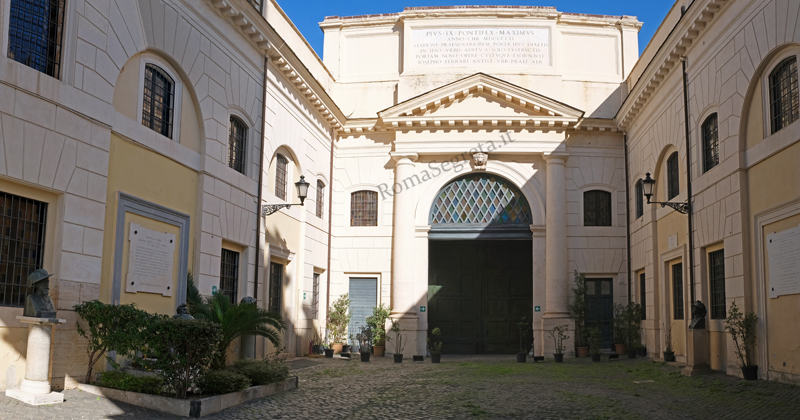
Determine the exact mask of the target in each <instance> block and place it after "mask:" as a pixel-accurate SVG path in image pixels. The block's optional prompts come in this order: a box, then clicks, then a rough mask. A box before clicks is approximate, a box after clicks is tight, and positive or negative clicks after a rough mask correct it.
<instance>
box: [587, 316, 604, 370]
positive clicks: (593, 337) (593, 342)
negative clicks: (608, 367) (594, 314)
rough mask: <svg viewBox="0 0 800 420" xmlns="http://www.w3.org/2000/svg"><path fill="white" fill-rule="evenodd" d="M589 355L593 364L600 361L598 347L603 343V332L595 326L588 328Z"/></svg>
mask: <svg viewBox="0 0 800 420" xmlns="http://www.w3.org/2000/svg"><path fill="white" fill-rule="evenodd" d="M588 335H589V353H591V355H592V361H593V362H599V361H600V346H601V345H602V343H603V331H601V330H600V327H598V326H597V325H595V326H592V327H591V328H589V334H588Z"/></svg>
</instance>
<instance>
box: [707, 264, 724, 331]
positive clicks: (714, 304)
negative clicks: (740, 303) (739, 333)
mask: <svg viewBox="0 0 800 420" xmlns="http://www.w3.org/2000/svg"><path fill="white" fill-rule="evenodd" d="M708 271H709V276H708V277H709V280H710V281H711V319H725V316H726V314H725V250H724V249H720V250H719V251H714V252H710V253H709V254H708Z"/></svg>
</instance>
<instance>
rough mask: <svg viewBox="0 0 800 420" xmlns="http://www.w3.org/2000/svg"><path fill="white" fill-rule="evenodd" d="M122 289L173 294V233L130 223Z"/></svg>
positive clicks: (135, 291)
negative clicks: (126, 270) (126, 264)
mask: <svg viewBox="0 0 800 420" xmlns="http://www.w3.org/2000/svg"><path fill="white" fill-rule="evenodd" d="M128 238H129V240H130V253H129V255H128V276H127V278H126V281H125V291H126V292H129V293H137V292H146V293H158V294H161V295H164V296H172V267H173V264H174V259H175V235H174V234H172V233H163V232H157V231H155V230H150V229H147V228H144V227H142V226H141V225H138V224H136V223H131V229H130V235H129V236H128Z"/></svg>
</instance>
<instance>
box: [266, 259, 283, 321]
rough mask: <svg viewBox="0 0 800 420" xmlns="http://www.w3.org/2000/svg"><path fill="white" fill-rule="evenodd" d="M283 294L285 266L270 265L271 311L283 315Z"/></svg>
mask: <svg viewBox="0 0 800 420" xmlns="http://www.w3.org/2000/svg"><path fill="white" fill-rule="evenodd" d="M282 293H283V265H281V264H278V263H270V264H269V311H270V312H272V313H274V314H280V313H281V294H282Z"/></svg>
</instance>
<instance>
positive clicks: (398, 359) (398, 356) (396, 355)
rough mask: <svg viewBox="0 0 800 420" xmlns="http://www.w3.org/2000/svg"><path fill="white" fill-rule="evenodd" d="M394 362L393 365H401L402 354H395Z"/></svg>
mask: <svg viewBox="0 0 800 420" xmlns="http://www.w3.org/2000/svg"><path fill="white" fill-rule="evenodd" d="M394 362H395V363H403V354H402V353H400V354H397V353H395V354H394Z"/></svg>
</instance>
